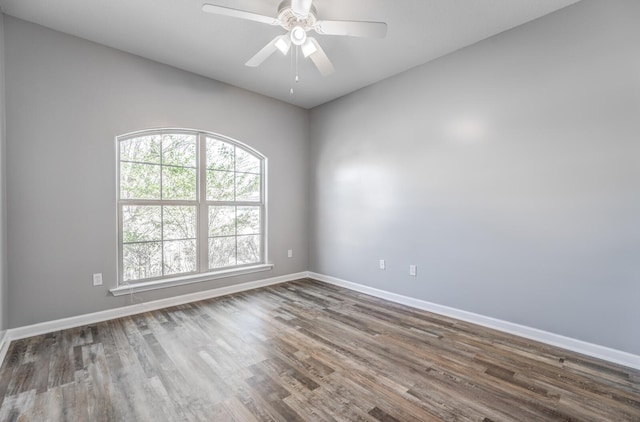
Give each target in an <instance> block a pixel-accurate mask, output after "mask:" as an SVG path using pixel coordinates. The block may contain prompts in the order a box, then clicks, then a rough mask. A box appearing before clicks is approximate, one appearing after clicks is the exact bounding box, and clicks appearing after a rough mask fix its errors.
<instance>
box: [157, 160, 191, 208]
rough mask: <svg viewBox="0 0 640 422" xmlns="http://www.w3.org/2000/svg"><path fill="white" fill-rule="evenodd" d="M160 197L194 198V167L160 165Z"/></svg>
mask: <svg viewBox="0 0 640 422" xmlns="http://www.w3.org/2000/svg"><path fill="white" fill-rule="evenodd" d="M162 199H183V200H195V199H196V169H191V168H185V167H165V166H163V167H162Z"/></svg>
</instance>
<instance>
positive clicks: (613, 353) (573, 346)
mask: <svg viewBox="0 0 640 422" xmlns="http://www.w3.org/2000/svg"><path fill="white" fill-rule="evenodd" d="M307 276H308V277H309V278H313V279H314V280H318V281H321V282H324V283H328V284H333V285H335V286H340V287H344V288H347V289H349V290H354V291H357V292H360V293H366V294H368V295H371V296H375V297H379V298H381V299H386V300H389V301H391V302H396V303H400V304H403V305H407V306H411V307H414V308H418V309H422V310H425V311H429V312H433V313H436V314H440V315H444V316H448V317H451V318H456V319H460V320H462V321H466V322H470V323H473V324H478V325H482V326H483V327H488V328H493V329H496V330H499V331H503V332H506V333H509V334H514V335H517V336H520V337H524V338H528V339H530V340H535V341H539V342H541V343H546V344H549V345H552V346H557V347H561V348H563V349H567V350H570V351H572V352H576V353H581V354H583V355H587V356H591V357H594V358H598V359H602V360H606V361H609V362H613V363H617V364H619V365H624V366H628V367H630V368H634V369H640V356H638V355H634V354H632V353H628V352H623V351H621V350H616V349H611V348H609V347H605V346H600V345H597V344H593V343H588V342H586V341H582V340H577V339H574V338H571V337H565V336H562V335H559V334H554V333H550V332H548V331H543V330H539V329H537V328H531V327H527V326H525V325H520V324H515V323H513V322H508V321H504V320H500V319H497V318H492V317H488V316H484V315H480V314H475V313H473V312H467V311H463V310H460V309H456V308H451V307H448V306H443V305H438V304H437V303H433V302H427V301H425V300H421V299H416V298H412V297H409V296H403V295H400V294H397V293H391V292H388V291H386V290H380V289H376V288H373V287H369V286H364V285H362V284H358V283H353V282H351V281H346V280H342V279H339V278H336V277H331V276H327V275H324V274H318V273H314V272H308V274H307Z"/></svg>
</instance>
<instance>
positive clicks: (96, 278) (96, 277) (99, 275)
mask: <svg viewBox="0 0 640 422" xmlns="http://www.w3.org/2000/svg"><path fill="white" fill-rule="evenodd" d="M93 285H94V286H101V285H102V273H96V274H94V275H93Z"/></svg>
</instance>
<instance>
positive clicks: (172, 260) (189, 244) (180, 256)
mask: <svg viewBox="0 0 640 422" xmlns="http://www.w3.org/2000/svg"><path fill="white" fill-rule="evenodd" d="M163 249H164V251H163V252H164V273H165V275H169V274H179V273H190V272H193V271H195V270H196V240H195V239H190V240H170V241H168V242H163Z"/></svg>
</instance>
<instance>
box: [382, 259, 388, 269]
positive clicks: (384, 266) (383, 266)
mask: <svg viewBox="0 0 640 422" xmlns="http://www.w3.org/2000/svg"><path fill="white" fill-rule="evenodd" d="M385 268H387V265H386V264H385V263H384V259H381V260H380V269H381V270H384V269H385Z"/></svg>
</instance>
